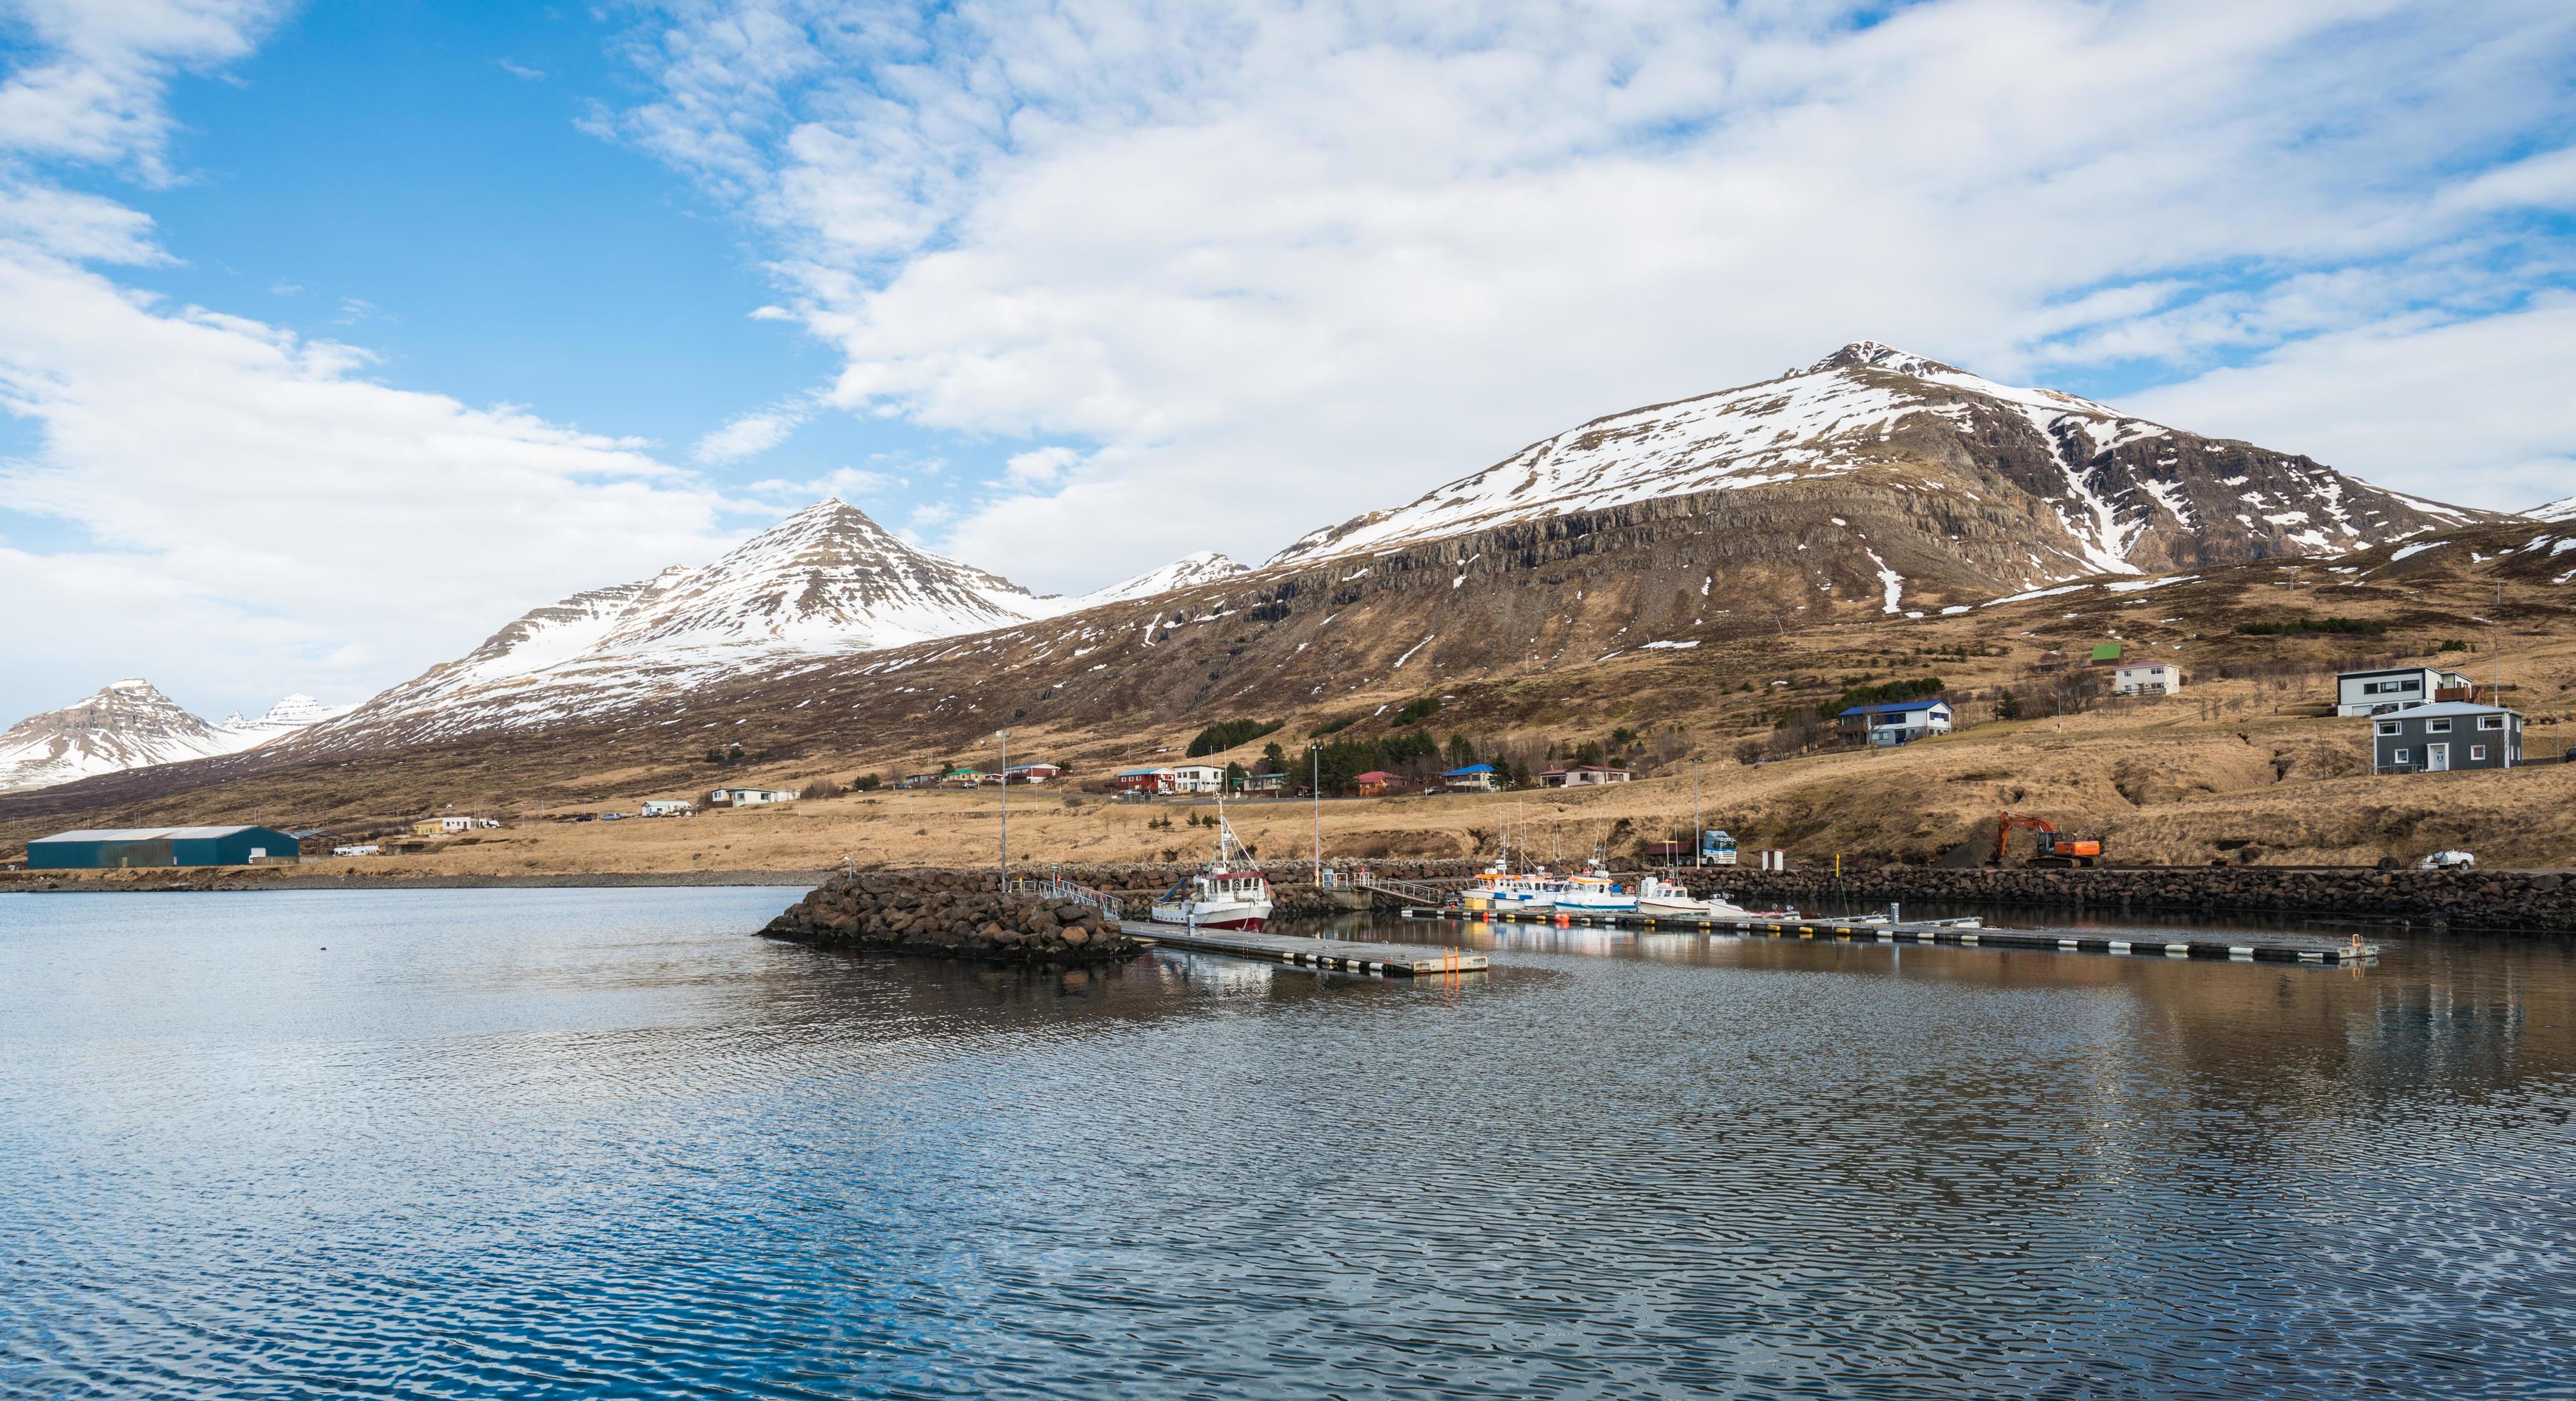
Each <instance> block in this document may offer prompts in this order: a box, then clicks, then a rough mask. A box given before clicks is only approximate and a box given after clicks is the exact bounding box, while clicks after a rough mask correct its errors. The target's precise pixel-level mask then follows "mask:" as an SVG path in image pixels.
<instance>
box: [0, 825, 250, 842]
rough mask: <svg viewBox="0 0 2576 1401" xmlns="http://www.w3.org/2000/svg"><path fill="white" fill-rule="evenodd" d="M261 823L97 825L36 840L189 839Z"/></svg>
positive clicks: (222, 834) (227, 833)
mask: <svg viewBox="0 0 2576 1401" xmlns="http://www.w3.org/2000/svg"><path fill="white" fill-rule="evenodd" d="M268 830H271V829H269V828H265V827H100V828H84V829H83V830H81V831H78V832H56V833H55V834H53V835H52V836H50V837H38V838H36V840H37V841H40V842H193V841H204V840H205V839H206V838H208V837H229V836H231V835H232V834H233V833H235V832H264V831H268Z"/></svg>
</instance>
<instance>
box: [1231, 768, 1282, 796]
mask: <svg viewBox="0 0 2576 1401" xmlns="http://www.w3.org/2000/svg"><path fill="white" fill-rule="evenodd" d="M1242 791H1244V792H1246V793H1249V794H1252V795H1253V796H1255V797H1259V796H1261V795H1264V794H1270V795H1276V794H1280V793H1285V792H1287V791H1288V775H1286V774H1284V773H1256V774H1247V775H1245V777H1244V780H1243V790H1242Z"/></svg>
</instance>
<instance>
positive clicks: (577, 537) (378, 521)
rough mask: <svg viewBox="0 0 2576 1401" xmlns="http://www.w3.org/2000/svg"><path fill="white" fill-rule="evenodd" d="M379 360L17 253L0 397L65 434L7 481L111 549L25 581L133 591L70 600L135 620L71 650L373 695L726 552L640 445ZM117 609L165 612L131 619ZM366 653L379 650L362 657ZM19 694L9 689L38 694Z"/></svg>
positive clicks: (681, 488) (3, 272) (713, 498)
mask: <svg viewBox="0 0 2576 1401" xmlns="http://www.w3.org/2000/svg"><path fill="white" fill-rule="evenodd" d="M366 363H367V357H366V356H365V355H364V354H363V353H361V352H358V351H356V350H353V349H352V348H350V347H347V346H342V345H338V344H335V343H331V342H314V341H305V340H301V339H299V338H297V337H296V336H294V335H293V334H291V333H289V332H286V331H282V330H279V329H277V328H274V327H271V326H267V325H263V324H261V323H259V322H255V321H249V320H246V319H243V318H239V317H231V316H221V315H216V314H212V313H207V312H203V311H200V310H196V309H190V308H161V307H158V306H155V305H152V304H150V303H148V302H147V301H145V300H144V299H142V298H139V297H137V296H135V295H133V294H131V293H128V292H125V291H123V290H121V289H119V288H117V287H116V286H114V285H113V284H111V283H109V282H108V281H107V280H106V279H104V278H102V277H100V276H98V275H96V274H93V273H87V272H83V271H80V270H78V269H76V268H73V267H71V266H69V265H66V264H62V263H59V262H50V261H46V260H43V259H39V258H31V257H27V256H23V255H20V256H9V255H7V254H6V252H5V250H0V397H5V400H6V403H7V406H8V408H9V409H10V410H12V411H13V412H16V413H18V414H21V415H24V416H26V417H28V418H31V419H33V420H34V421H35V422H36V423H37V425H38V426H39V428H40V431H41V435H42V440H43V445H42V448H41V450H40V452H39V453H38V454H37V455H36V456H35V457H34V459H33V460H31V461H23V462H18V463H14V464H11V465H9V466H7V467H6V468H5V469H0V491H5V499H6V500H7V501H8V503H9V505H10V507H11V508H12V509H14V510H17V511H20V512H24V513H28V514H32V515H43V516H53V517H58V518H61V519H65V520H69V521H74V522H77V523H78V524H79V525H80V527H81V528H82V529H83V530H84V532H85V533H86V534H87V535H88V537H89V538H90V539H91V540H92V541H93V542H94V545H93V547H92V548H90V549H89V550H87V551H85V552H83V553H82V554H79V555H76V556H70V557H62V558H51V557H49V558H47V559H45V560H43V561H41V562H37V563H30V562H28V561H27V560H26V559H23V558H22V559H19V560H17V561H16V562H15V567H16V568H18V569H19V570H21V571H30V572H32V573H33V574H34V575H37V576H50V575H51V574H52V573H53V572H56V571H72V572H71V573H70V574H69V575H68V576H66V577H68V578H69V579H71V580H72V581H73V582H77V581H78V580H81V579H92V580H94V579H96V578H99V577H102V576H114V577H115V578H117V579H118V580H119V584H118V587H117V588H116V589H115V590H111V591H108V592H106V593H105V594H103V595H102V603H101V605H100V606H101V607H104V608H108V609H110V610H111V611H109V612H107V613H104V614H102V613H100V612H98V611H95V610H93V609H89V608H83V607H80V606H78V605H77V599H73V600H70V601H69V606H67V607H66V608H65V610H64V611H62V612H60V613H58V614H55V616H61V617H101V616H113V617H117V619H118V621H117V625H116V627H115V628H113V629H67V630H65V633H66V634H70V633H96V634H101V635H93V636H84V637H80V638H72V637H70V636H68V635H66V636H65V637H63V638H61V639H59V641H60V642H61V648H60V649H59V650H61V651H63V652H66V653H68V654H70V655H73V656H78V657H84V658H87V657H91V656H93V655H94V654H95V652H96V651H97V650H98V649H100V648H121V647H124V646H128V645H131V642H132V641H134V640H140V639H155V638H157V639H159V644H158V650H156V651H155V652H154V653H153V654H152V655H153V657H154V658H155V659H154V660H152V662H151V664H150V665H149V666H148V667H145V666H142V665H140V662H139V660H138V661H136V662H129V663H127V664H126V665H127V666H128V667H130V668H132V669H143V670H146V671H148V673H149V674H151V675H153V676H154V677H155V679H158V680H162V681H163V682H164V684H186V683H187V682H188V681H190V680H191V679H195V680H197V681H199V682H200V687H201V688H202V684H203V682H204V678H206V677H209V676H217V675H220V676H232V675H236V674H239V673H242V672H246V671H254V670H255V671H260V672H261V673H262V674H265V675H267V676H269V677H271V678H273V679H272V680H270V681H268V682H267V683H266V684H264V685H263V686H261V687H260V688H259V689H261V690H268V689H275V690H280V691H282V690H284V689H288V688H290V687H300V688H301V689H304V690H307V691H311V692H313V693H315V694H318V695H330V696H335V697H339V698H344V699H356V698H358V697H360V696H362V695H364V694H367V693H370V692H372V691H373V690H374V689H376V688H378V687H380V686H382V685H385V684H387V683H389V682H391V681H394V680H399V679H401V678H402V677H403V676H406V675H409V674H411V673H413V672H415V671H417V670H419V669H420V668H422V667H423V666H426V665H428V664H429V663H430V662H432V661H435V660H439V659H443V658H445V657H449V656H453V655H455V654H456V653H458V652H460V651H462V650H463V649H464V648H466V647H470V646H471V645H473V643H474V642H476V641H478V640H479V639H481V638H482V637H483V636H485V635H487V634H489V633H490V632H491V631H492V630H493V629H494V628H496V627H498V626H499V625H500V624H502V623H504V622H506V621H508V620H509V619H510V618H512V617H515V616H517V615H518V614H519V613H521V612H523V611H525V610H526V609H527V608H529V607H532V606H534V605H536V604H538V603H541V602H545V601H548V600H551V599H553V598H556V597H560V596H562V595H563V594H566V593H569V592H572V591H574V590H575V589H580V588H591V587H596V586H598V585H600V584H602V583H606V582H610V581H613V580H616V579H620V578H629V577H641V576H643V575H646V574H649V573H651V572H653V571H654V570H656V569H658V568H660V567H662V566H664V565H667V564H671V563H675V562H683V561H694V560H700V559H705V558H710V557H712V555H713V554H714V553H716V552H717V551H718V550H719V549H720V548H721V547H722V545H723V543H724V542H725V538H726V536H727V535H728V534H729V532H727V531H725V530H724V529H723V528H722V526H721V517H722V515H723V513H724V510H725V507H724V503H723V502H722V501H721V499H720V498H719V497H718V496H717V495H716V493H714V492H713V491H712V490H710V489H709V488H707V487H705V486H704V485H702V484H700V483H698V482H697V481H696V480H695V479H694V478H691V477H689V476H687V475H686V474H684V473H682V472H680V471H678V470H677V469H675V468H672V467H670V466H668V465H666V464H663V463H660V462H657V461H655V460H653V459H652V458H651V457H649V456H647V455H645V454H644V453H643V452H642V451H641V450H640V446H639V445H638V444H636V443H633V442H631V441H626V440H618V439H610V438H603V437H600V436H597V435H594V434H587V433H581V432H576V431H574V430H571V429H567V428H563V427H560V426H557V425H554V424H550V423H547V422H545V421H543V420H541V419H538V418H536V417H533V416H531V415H528V414H526V413H523V412H519V411H515V410H509V409H478V408H474V407H471V406H468V405H465V404H462V403H459V402H457V401H456V400H454V399H451V398H447V397H445V396H442V395H437V394H427V393H420V392H415V391H410V390H403V389H396V388H390V387H387V386H384V385H381V384H375V383H371V382H369V381H367V380H364V379H361V378H357V377H356V376H355V374H354V371H356V370H358V369H360V368H362V367H363V366H364V365H365V364H366ZM84 587H85V586H84ZM119 598H140V599H143V600H145V602H146V604H147V605H148V606H145V607H142V608H140V609H138V610H137V611H136V612H135V613H134V614H133V615H131V616H122V615H120V613H119V612H118V611H116V600H118V599H119ZM174 599H175V600H180V601H181V602H180V603H179V604H178V605H177V606H172V605H171V604H170V603H169V602H168V601H169V600H174ZM394 600H399V603H398V606H389V605H392V603H393V601H394ZM210 620H211V621H210ZM109 633H128V634H130V637H128V638H117V637H112V636H106V635H105V634H109ZM352 639H364V640H365V641H366V642H367V644H368V646H369V647H370V648H371V649H372V650H371V651H369V652H367V653H366V654H364V655H356V654H351V653H348V652H345V651H342V650H341V649H342V648H343V647H344V646H345V645H346V644H347V643H349V642H350V641H351V640H352ZM47 650H48V651H49V652H54V651H56V650H57V648H56V646H55V644H54V643H50V642H49V644H48V648H47ZM334 658H336V660H334ZM56 664H59V662H58V661H56V662H50V663H49V665H56ZM113 674H122V672H121V671H119V672H116V673H113ZM100 679H101V680H104V679H105V677H104V676H102V677H101V678H100ZM21 684H22V683H21V682H20V681H19V680H18V679H16V678H12V679H11V681H10V682H9V684H8V687H7V690H8V693H9V694H10V697H11V698H12V699H17V700H21V701H22V702H23V701H24V700H25V699H26V698H25V697H22V696H18V695H17V694H16V692H17V688H18V687H19V686H20V685H21ZM96 684H97V682H95V681H93V682H90V683H88V685H87V686H83V687H81V688H80V689H83V690H86V689H89V688H90V687H94V686H95V685H96ZM59 689H61V687H60V685H53V686H49V687H48V688H47V690H48V691H49V692H50V691H53V690H59ZM233 695H234V696H238V695H239V693H238V692H235V693H233ZM227 703H234V702H233V701H232V700H231V699H230V698H228V699H227ZM244 703H246V702H244Z"/></svg>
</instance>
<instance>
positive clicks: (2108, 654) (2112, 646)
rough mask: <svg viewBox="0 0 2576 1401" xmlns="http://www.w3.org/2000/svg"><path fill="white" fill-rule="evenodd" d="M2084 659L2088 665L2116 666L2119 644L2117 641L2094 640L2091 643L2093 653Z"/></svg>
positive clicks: (2118, 662)
mask: <svg viewBox="0 0 2576 1401" xmlns="http://www.w3.org/2000/svg"><path fill="white" fill-rule="evenodd" d="M2085 661H2086V664H2087V665H2089V666H2118V665H2119V664H2120V644H2119V643H2117V642H2096V643H2094V644H2093V655H2092V656H2090V657H2088V658H2086V659H2085Z"/></svg>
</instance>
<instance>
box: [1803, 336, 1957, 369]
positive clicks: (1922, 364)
mask: <svg viewBox="0 0 2576 1401" xmlns="http://www.w3.org/2000/svg"><path fill="white" fill-rule="evenodd" d="M1828 370H1886V371H1888V372H1889V373H1891V374H1900V375H1913V376H1915V377H1917V378H1920V377H1922V376H1924V375H1934V374H1951V375H1955V374H1959V373H1962V371H1961V370H1960V369H1959V368H1958V367H1957V366H1955V365H1944V364H1942V363H1941V362H1940V361H1938V360H1934V359H1930V358H1928V357H1925V356H1921V355H1915V354H1912V353H1910V352H1907V351H1903V350H1899V349H1897V348H1896V347H1895V346H1892V345H1888V344H1886V343H1884V342H1881V341H1853V342H1852V343H1851V344H1849V345H1846V346H1844V347H1843V348H1842V349H1840V350H1837V351H1835V352H1834V353H1833V354H1831V355H1828V356H1826V357H1825V358H1824V359H1822V360H1819V361H1817V362H1816V363H1814V364H1812V365H1809V366H1808V367H1807V368H1806V370H1805V371H1804V373H1807V374H1811V375H1816V374H1823V373H1825V372H1826V371H1828Z"/></svg>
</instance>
